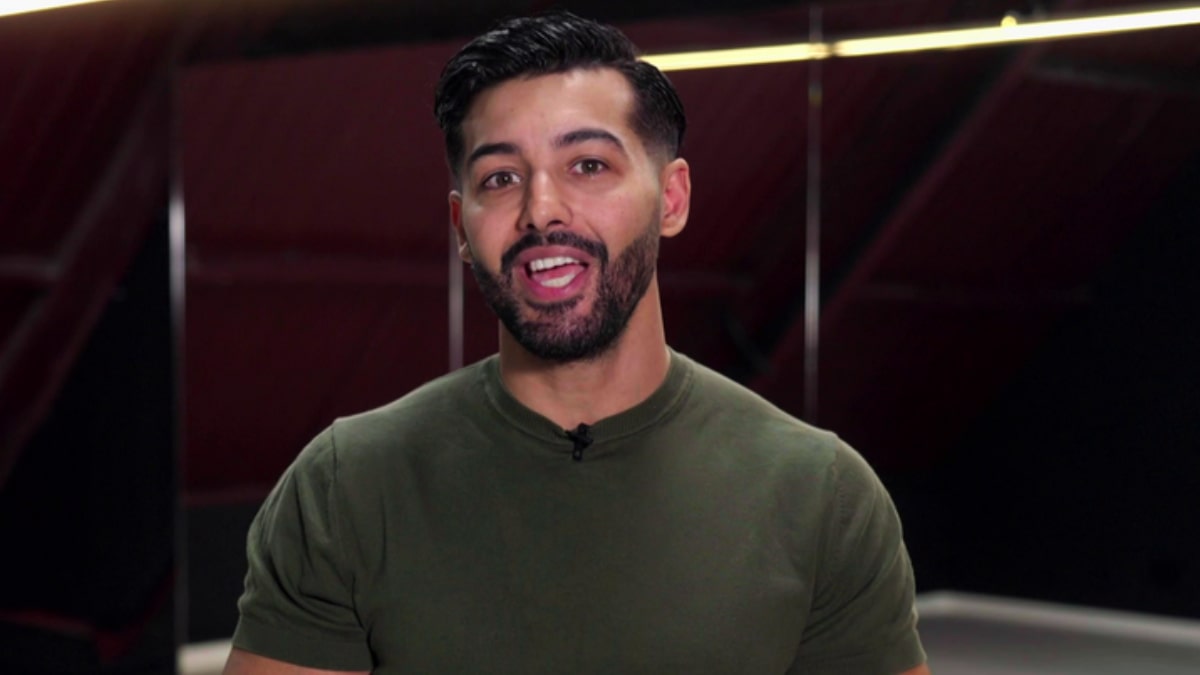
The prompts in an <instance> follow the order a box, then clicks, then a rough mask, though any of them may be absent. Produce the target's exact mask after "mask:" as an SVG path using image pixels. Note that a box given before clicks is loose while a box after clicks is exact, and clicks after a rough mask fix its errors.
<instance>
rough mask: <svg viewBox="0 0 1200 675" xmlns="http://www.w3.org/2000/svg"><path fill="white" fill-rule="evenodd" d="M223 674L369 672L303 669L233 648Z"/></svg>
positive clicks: (360, 673) (354, 674) (361, 673)
mask: <svg viewBox="0 0 1200 675" xmlns="http://www.w3.org/2000/svg"><path fill="white" fill-rule="evenodd" d="M223 672H224V675H367V674H368V673H369V672H370V671H368V670H355V671H350V670H318V669H316V668H305V667H304V666H297V665H295V664H292V663H286V662H284V661H276V660H275V659H269V658H267V657H265V656H259V655H258V654H253V653H251V652H248V651H246V650H244V649H238V648H237V647H234V648H233V651H231V652H229V660H228V661H226V662H225V670H224V671H223Z"/></svg>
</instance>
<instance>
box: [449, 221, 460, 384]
mask: <svg viewBox="0 0 1200 675" xmlns="http://www.w3.org/2000/svg"><path fill="white" fill-rule="evenodd" d="M446 229H447V230H448V231H449V234H450V255H449V258H448V264H449V265H450V290H449V295H448V297H447V298H446V306H447V309H448V312H449V315H450V336H449V351H450V370H451V371H455V370H458V369H459V368H462V365H463V261H462V259H460V258H459V257H458V238H457V237H455V236H454V230H453V229H452V228H446Z"/></svg>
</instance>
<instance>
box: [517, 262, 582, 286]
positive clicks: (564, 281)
mask: <svg viewBox="0 0 1200 675" xmlns="http://www.w3.org/2000/svg"><path fill="white" fill-rule="evenodd" d="M586 269H587V264H585V263H583V262H581V261H580V260H578V259H577V258H572V257H571V256H565V255H560V256H552V257H546V258H534V259H533V260H530V261H529V262H527V263H525V274H526V275H527V276H528V277H529V280H530V281H532V282H533V283H535V284H537V285H538V286H541V287H542V288H548V289H559V288H566V287H567V286H568V285H569V284H570V283H571V282H572V281H574V280H575V279H576V278H578V277H579V275H580V274H582V273H583V272H584V271H585V270H586Z"/></svg>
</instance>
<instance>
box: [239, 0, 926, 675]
mask: <svg viewBox="0 0 1200 675" xmlns="http://www.w3.org/2000/svg"><path fill="white" fill-rule="evenodd" d="M436 113H437V116H438V120H439V122H440V124H441V126H442V129H443V131H444V132H445V135H446V149H447V156H448V160H449V164H450V168H451V171H452V174H453V177H454V183H455V189H454V190H453V191H452V192H451V193H450V220H451V223H452V225H453V227H454V231H455V233H456V234H457V236H458V242H459V250H460V253H461V255H462V258H463V260H464V261H466V262H467V263H469V264H470V265H471V269H472V270H473V271H474V274H475V276H476V278H477V280H478V282H479V286H480V288H481V289H482V290H483V293H484V295H485V297H486V298H487V301H488V303H489V304H490V305H491V307H492V308H493V309H494V310H495V311H496V313H497V315H498V316H499V317H500V323H501V325H500V348H499V354H498V355H497V356H495V357H492V358H490V359H487V360H485V361H483V362H480V363H477V364H475V365H472V366H469V367H467V368H465V369H463V370H461V371H458V372H455V373H451V374H450V375H448V376H446V377H443V378H441V379H439V380H437V381H435V382H432V383H430V384H427V385H425V386H424V387H421V388H420V389H418V390H417V391H415V392H413V393H411V394H409V395H408V396H405V397H403V398H401V399H400V400H398V401H396V402H394V403H392V404H390V405H388V406H385V407H384V408H381V409H379V410H375V411H372V412H368V413H366V414H363V415H359V416H356V417H352V418H348V419H342V420H338V421H336V422H335V423H334V424H333V425H332V426H331V427H330V428H329V429H327V430H326V431H325V432H323V433H322V434H321V435H320V436H318V437H317V439H316V440H314V441H313V443H312V444H310V445H309V446H308V447H307V448H306V449H305V450H304V452H303V453H301V455H300V456H299V457H298V458H297V460H296V462H295V463H294V465H293V466H292V467H291V468H290V469H289V470H288V472H287V473H286V474H285V475H284V477H283V478H282V479H281V481H280V483H279V485H278V486H277V487H276V488H275V490H274V491H273V492H272V494H271V496H270V497H269V498H268V499H267V501H266V503H265V504H264V506H263V509H262V511H261V513H260V514H259V516H258V518H257V519H256V521H255V523H254V525H253V526H252V529H251V533H250V537H249V543H248V557H249V561H250V571H249V573H248V575H247V578H246V591H245V594H244V595H243V597H242V599H241V601H240V602H239V608H240V611H241V619H240V621H239V624H238V627H237V631H236V633H235V636H234V640H233V644H234V651H233V653H232V654H231V656H230V660H229V663H228V665H227V667H226V672H227V673H230V674H237V673H322V672H330V671H337V672H343V671H352V672H367V671H371V670H373V671H374V672H376V673H423V674H424V673H455V674H462V673H606V674H618V673H619V674H624V673H660V674H661V673H689V674H695V673H755V674H765V673H781V674H782V673H855V674H858V675H872V674H878V675H884V674H887V675H894V674H896V673H902V672H907V673H927V672H928V670H927V669H926V668H925V667H924V665H922V664H923V663H924V654H923V652H922V649H921V645H920V642H919V640H918V637H917V634H916V627H915V622H916V618H915V613H914V610H913V582H912V574H911V569H910V565H909V561H908V557H907V554H906V553H905V550H904V545H903V542H902V541H901V538H900V527H899V522H898V520H897V518H896V514H895V512H894V509H893V508H892V505H891V502H890V500H889V499H888V496H887V494H886V492H885V491H884V490H883V488H882V487H881V486H880V484H879V482H878V480H877V479H876V478H875V476H874V474H873V473H872V472H871V471H870V469H869V468H867V466H866V464H865V463H864V462H863V461H862V459H861V458H860V457H859V456H858V455H857V454H855V453H854V451H853V450H851V449H849V448H848V447H847V446H845V445H844V444H843V443H841V442H840V441H839V440H838V439H837V437H835V436H833V435H832V434H829V433H826V432H822V431H818V430H815V429H813V428H811V427H808V426H806V425H804V424H803V423H801V422H799V421H797V420H795V419H793V418H791V417H789V416H788V415H786V414H784V413H782V412H780V411H779V410H778V409H776V408H774V407H772V406H771V405H770V404H768V403H767V402H765V401H763V400H762V399H760V398H758V397H757V396H756V395H754V394H753V393H751V392H749V391H747V390H745V389H743V388H742V387H740V386H738V385H736V384H734V383H732V382H730V381H729V380H726V379H724V378H722V377H721V376H719V375H717V374H715V373H713V372H712V371H710V370H707V369H705V368H703V367H702V366H700V365H698V364H696V363H694V362H692V361H690V360H689V359H687V358H686V357H684V356H682V355H680V354H677V353H675V352H673V351H671V350H670V349H669V348H668V347H667V345H666V341H665V337H664V332H663V320H662V313H661V309H660V306H659V294H658V283H657V278H656V272H655V268H656V259H657V253H658V244H659V239H660V237H671V236H674V235H676V234H678V233H679V232H680V231H681V230H682V229H683V228H684V225H685V224H686V222H687V217H688V207H689V201H690V193H691V183H690V177H689V173H688V165H687V162H685V161H684V160H683V159H681V158H679V157H678V149H679V144H680V141H681V139H682V135H683V129H684V117H683V111H682V106H681V105H680V103H679V100H678V98H677V97H676V95H675V92H674V90H673V88H672V87H671V85H670V84H669V83H668V82H667V80H666V79H665V78H664V77H663V76H662V74H661V73H659V72H658V71H657V70H656V69H654V68H653V67H651V66H649V65H647V64H645V63H641V62H639V61H637V60H636V58H635V55H634V52H633V48H632V45H631V44H630V43H629V42H628V40H627V39H626V38H625V37H624V36H623V35H622V34H621V33H619V32H618V31H616V30H615V29H613V28H611V27H607V26H602V25H599V24H595V23H593V22H590V21H586V20H583V19H580V18H578V17H575V16H572V15H569V14H553V15H548V16H544V17H540V18H532V19H517V20H513V21H509V22H507V23H504V24H501V25H500V26H499V27H497V28H496V29H494V30H493V31H491V32H489V33H487V34H485V35H483V36H481V37H479V38H478V39H476V40H475V41H473V42H472V43H470V44H468V45H467V46H466V47H464V48H463V50H462V51H460V52H459V53H458V55H456V56H455V57H454V58H453V59H452V60H451V61H450V63H449V64H448V65H447V66H446V69H445V71H444V72H443V75H442V80H441V82H440V83H439V86H438V92H437V101H436Z"/></svg>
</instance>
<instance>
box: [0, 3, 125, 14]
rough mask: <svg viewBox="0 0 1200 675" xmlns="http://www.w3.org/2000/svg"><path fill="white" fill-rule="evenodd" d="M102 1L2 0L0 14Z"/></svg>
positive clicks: (21, 12) (24, 12)
mask: <svg viewBox="0 0 1200 675" xmlns="http://www.w3.org/2000/svg"><path fill="white" fill-rule="evenodd" d="M102 1H104V0H4V1H3V2H0V16H11V15H13V14H26V13H28V12H38V11H41V10H43V9H57V8H59V7H70V6H71V5H86V4H90V3H93V2H102Z"/></svg>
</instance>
